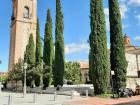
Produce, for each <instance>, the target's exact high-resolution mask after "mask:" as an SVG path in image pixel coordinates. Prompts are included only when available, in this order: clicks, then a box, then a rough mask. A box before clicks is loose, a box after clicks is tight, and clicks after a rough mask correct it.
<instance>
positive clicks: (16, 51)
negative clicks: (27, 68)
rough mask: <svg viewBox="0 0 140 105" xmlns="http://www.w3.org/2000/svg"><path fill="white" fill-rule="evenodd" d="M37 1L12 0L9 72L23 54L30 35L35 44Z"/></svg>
mask: <svg viewBox="0 0 140 105" xmlns="http://www.w3.org/2000/svg"><path fill="white" fill-rule="evenodd" d="M36 23H37V0H12V16H11V31H10V50H9V68H8V69H9V70H11V69H12V67H13V64H15V63H17V62H18V60H19V58H22V59H23V58H24V52H25V49H26V45H27V43H28V39H29V35H30V34H31V33H32V34H33V37H34V42H35V43H36Z"/></svg>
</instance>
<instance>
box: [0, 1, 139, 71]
mask: <svg viewBox="0 0 140 105" xmlns="http://www.w3.org/2000/svg"><path fill="white" fill-rule="evenodd" d="M11 1H12V0H2V1H1V3H0V36H1V37H0V59H1V60H2V64H0V71H7V68H8V56H9V43H10V17H11V14H12V13H11V11H12V10H11V5H12V3H11ZM61 1H62V11H63V14H64V25H65V28H64V39H65V53H66V56H65V57H66V60H71V61H74V60H81V61H88V49H89V47H88V43H87V40H88V36H89V33H90V24H89V22H90V20H89V1H90V0H61ZM107 1H108V0H104V11H105V17H106V24H107V25H106V30H107V39H108V48H109V21H108V2H107ZM119 3H120V10H121V15H122V23H123V33H126V34H128V36H129V37H130V38H131V44H132V45H136V46H139V45H140V11H139V10H140V0H119ZM48 8H50V9H51V16H52V18H53V35H54V34H55V33H54V29H55V0H38V18H39V21H40V28H41V36H42V37H44V25H45V21H46V11H47V9H48Z"/></svg>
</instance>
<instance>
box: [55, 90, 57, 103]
mask: <svg viewBox="0 0 140 105" xmlns="http://www.w3.org/2000/svg"><path fill="white" fill-rule="evenodd" d="M56 100H57V92H56V91H55V92H54V101H56Z"/></svg>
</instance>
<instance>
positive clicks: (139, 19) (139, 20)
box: [136, 14, 140, 25]
mask: <svg viewBox="0 0 140 105" xmlns="http://www.w3.org/2000/svg"><path fill="white" fill-rule="evenodd" d="M136 19H137V21H138V24H139V25H140V14H139V15H137V16H136Z"/></svg>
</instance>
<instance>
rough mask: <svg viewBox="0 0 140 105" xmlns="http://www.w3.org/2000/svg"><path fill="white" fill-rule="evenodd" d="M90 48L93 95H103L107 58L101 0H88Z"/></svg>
mask: <svg viewBox="0 0 140 105" xmlns="http://www.w3.org/2000/svg"><path fill="white" fill-rule="evenodd" d="M90 27H91V33H90V37H89V39H90V48H91V52H92V53H91V54H90V56H91V57H92V59H91V60H92V61H91V62H92V64H93V65H92V66H91V68H92V73H93V74H92V75H93V85H94V93H95V94H105V93H106V92H107V87H108V71H109V68H108V57H107V41H106V30H105V16H104V11H103V1H102V0H90Z"/></svg>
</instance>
